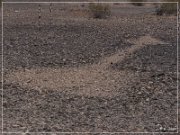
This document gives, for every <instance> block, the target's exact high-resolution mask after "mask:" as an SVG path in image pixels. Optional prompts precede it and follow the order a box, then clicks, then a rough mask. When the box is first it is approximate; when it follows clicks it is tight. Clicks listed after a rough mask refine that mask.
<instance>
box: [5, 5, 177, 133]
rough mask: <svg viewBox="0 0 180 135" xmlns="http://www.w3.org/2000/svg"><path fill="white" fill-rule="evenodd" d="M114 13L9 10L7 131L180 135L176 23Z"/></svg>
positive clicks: (14, 7) (68, 9)
mask: <svg viewBox="0 0 180 135" xmlns="http://www.w3.org/2000/svg"><path fill="white" fill-rule="evenodd" d="M114 6H116V7H114V8H112V16H111V17H110V18H108V19H102V20H101V19H92V18H90V17H89V16H88V13H87V11H86V10H84V9H83V7H81V6H80V5H73V4H72V5H71V6H67V5H63V6H57V5H55V6H53V13H51V14H50V13H49V6H48V5H41V7H42V19H41V22H40V23H39V22H38V21H37V20H38V11H37V9H38V5H34V6H33V5H32V7H33V8H32V9H31V8H30V6H27V8H24V7H25V5H24V6H19V5H16V4H15V5H5V8H4V52H3V54H4V95H3V96H4V98H3V100H4V104H3V105H4V106H3V108H4V109H3V110H4V117H3V120H4V131H6V132H18V131H20V132H57V131H58V132H154V131H155V132H176V131H177V125H176V124H177V83H176V81H177V76H176V74H177V43H176V38H177V33H176V25H177V24H176V23H177V21H176V17H175V16H161V17H160V16H158V17H157V16H155V15H153V13H152V11H154V10H153V8H152V7H148V10H147V11H146V8H141V10H139V9H138V7H133V8H134V9H133V13H131V11H129V14H128V15H123V13H124V10H127V9H129V6H127V9H126V6H123V8H122V9H121V8H119V9H118V6H120V5H114ZM113 9H115V10H113ZM150 9H152V10H150ZM118 10H119V11H118ZM135 11H137V13H136V12H135ZM117 12H119V14H118V13H117ZM141 12H142V13H143V14H141ZM135 13H136V14H137V15H136V14H135ZM126 14H127V13H126ZM142 40H143V41H142ZM151 40H152V41H151ZM140 44H141V45H140ZM38 135H39V134H38Z"/></svg>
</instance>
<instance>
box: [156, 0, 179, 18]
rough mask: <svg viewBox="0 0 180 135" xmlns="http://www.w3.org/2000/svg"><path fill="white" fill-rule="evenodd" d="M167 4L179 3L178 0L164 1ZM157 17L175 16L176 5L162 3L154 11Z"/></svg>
mask: <svg viewBox="0 0 180 135" xmlns="http://www.w3.org/2000/svg"><path fill="white" fill-rule="evenodd" d="M166 1H167V2H180V0H166ZM156 13H157V15H163V14H166V15H171V14H177V3H163V4H162V5H161V6H160V7H159V8H158V9H157V11H156Z"/></svg>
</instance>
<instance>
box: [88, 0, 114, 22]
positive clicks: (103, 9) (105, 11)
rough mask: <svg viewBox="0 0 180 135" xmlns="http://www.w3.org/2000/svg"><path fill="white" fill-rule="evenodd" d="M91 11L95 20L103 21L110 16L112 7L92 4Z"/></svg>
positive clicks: (90, 5)
mask: <svg viewBox="0 0 180 135" xmlns="http://www.w3.org/2000/svg"><path fill="white" fill-rule="evenodd" d="M89 11H90V13H91V15H92V16H93V18H98V19H103V18H107V17H109V16H110V13H111V11H110V6H109V5H108V4H102V3H98V4H95V3H90V4H89Z"/></svg>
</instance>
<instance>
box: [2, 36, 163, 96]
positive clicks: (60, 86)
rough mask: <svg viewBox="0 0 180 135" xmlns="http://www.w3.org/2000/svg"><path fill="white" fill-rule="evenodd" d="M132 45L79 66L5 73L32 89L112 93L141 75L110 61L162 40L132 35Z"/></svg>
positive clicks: (122, 57)
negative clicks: (96, 61) (119, 68)
mask: <svg viewBox="0 0 180 135" xmlns="http://www.w3.org/2000/svg"><path fill="white" fill-rule="evenodd" d="M129 42H131V43H133V45H132V46H131V47H129V48H127V49H125V50H122V51H118V52H116V53H115V54H113V55H111V56H108V57H104V58H103V59H101V60H100V62H99V63H98V64H93V65H87V66H82V67H79V68H59V69H53V68H39V69H30V70H26V71H21V70H18V71H13V72H11V73H9V74H8V75H6V77H5V80H6V82H8V83H18V84H20V86H22V87H28V88H30V89H36V90H39V91H43V90H58V91H66V92H68V93H70V94H78V95H82V96H100V97H112V96H115V95H117V94H120V90H124V89H127V88H128V87H129V85H130V84H131V83H132V81H133V80H136V79H138V78H137V77H136V73H132V72H128V71H124V70H123V71H114V70H110V69H108V67H109V66H110V65H111V63H117V62H122V61H123V60H124V59H125V58H126V57H127V56H128V55H130V54H132V53H134V52H135V51H137V50H139V49H141V48H143V47H144V46H146V45H158V44H163V42H162V41H159V40H158V39H155V38H152V37H150V36H143V37H140V38H139V39H132V40H129Z"/></svg>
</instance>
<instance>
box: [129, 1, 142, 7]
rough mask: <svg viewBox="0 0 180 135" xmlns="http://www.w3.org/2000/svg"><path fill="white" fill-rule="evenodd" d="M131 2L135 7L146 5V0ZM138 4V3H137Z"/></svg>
mask: <svg viewBox="0 0 180 135" xmlns="http://www.w3.org/2000/svg"><path fill="white" fill-rule="evenodd" d="M130 2H131V3H132V4H133V5H134V6H143V5H144V3H142V2H144V0H130ZM136 2H137V3H136ZM138 2H139V3H138Z"/></svg>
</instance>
